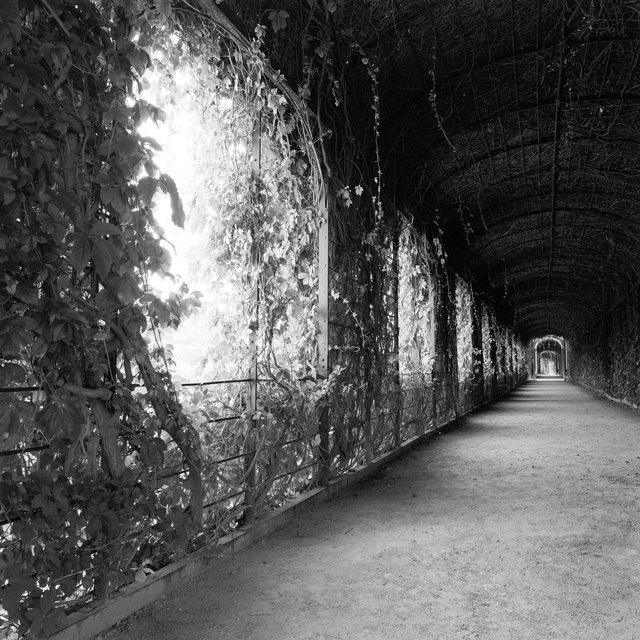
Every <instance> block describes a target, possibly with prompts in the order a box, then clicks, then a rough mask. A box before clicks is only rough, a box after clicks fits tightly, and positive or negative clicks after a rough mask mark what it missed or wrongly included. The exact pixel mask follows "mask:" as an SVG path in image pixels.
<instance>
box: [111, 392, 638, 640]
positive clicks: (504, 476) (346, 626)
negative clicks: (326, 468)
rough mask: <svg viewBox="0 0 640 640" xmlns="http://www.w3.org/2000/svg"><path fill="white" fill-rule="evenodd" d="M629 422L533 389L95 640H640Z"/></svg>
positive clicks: (624, 411)
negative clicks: (476, 639)
mask: <svg viewBox="0 0 640 640" xmlns="http://www.w3.org/2000/svg"><path fill="white" fill-rule="evenodd" d="M638 418H639V413H638V412H637V411H633V410H631V409H628V408H626V407H623V406H620V405H617V404H614V403H611V402H609V401H607V400H604V399H601V398H598V397H596V396H594V395H593V394H592V393H590V392H588V391H586V390H584V389H582V388H580V387H577V386H574V385H571V384H569V383H566V382H563V381H557V380H538V381H533V382H529V383H527V384H525V385H524V386H522V387H521V388H520V389H518V390H517V391H515V392H514V393H513V394H511V395H510V396H509V397H508V398H507V399H506V400H503V401H501V402H499V403H497V404H495V405H492V406H491V407H489V408H487V409H485V410H483V411H480V412H478V413H476V414H474V415H472V416H470V417H468V418H467V419H465V421H464V423H463V424H462V425H461V426H460V427H459V428H457V429H455V430H453V431H450V432H449V433H447V434H445V435H443V436H439V437H436V438H435V439H433V440H431V441H430V442H427V443H424V444H422V445H420V446H418V447H417V448H416V449H414V450H413V451H411V452H410V453H409V454H408V455H406V456H405V457H403V458H402V459H400V460H398V461H397V462H395V463H394V464H393V465H392V466H390V467H388V468H386V469H384V470H383V471H382V472H380V473H378V474H377V475H376V476H375V477H372V478H370V479H368V480H367V481H365V482H362V483H361V484H359V485H358V486H356V487H355V488H353V489H351V490H349V491H347V492H345V493H343V494H342V495H341V496H339V497H337V498H335V499H333V500H331V501H329V502H327V503H325V504H323V505H321V506H319V507H317V508H315V509H314V510H310V511H309V512H308V513H306V514H305V515H304V516H303V517H301V518H300V519H299V520H297V521H296V522H294V523H291V524H289V525H287V526H286V527H285V528H284V529H282V530H280V531H279V532H277V533H275V534H273V535H271V536H269V537H268V538H265V539H264V540H262V541H260V542H258V543H256V544H255V545H253V546H251V547H250V548H248V549H246V550H245V551H243V552H241V553H240V554H238V555H237V556H235V557H233V558H223V559H220V560H219V562H216V563H215V565H214V566H213V568H212V569H211V572H210V573H209V574H207V575H205V576H202V577H200V578H198V579H196V580H194V581H192V582H190V583H188V584H187V585H185V586H183V587H181V588H180V589H178V590H177V591H174V592H173V593H171V594H169V595H168V596H166V597H165V598H163V599H162V600H160V601H158V602H157V603H156V604H154V605H152V606H150V607H148V608H146V609H144V610H143V611H141V612H139V613H138V614H136V615H135V616H134V617H133V618H130V619H129V620H127V621H125V622H124V623H122V624H121V625H119V626H118V627H115V628H114V629H112V630H111V631H109V632H108V633H106V634H103V636H102V638H104V639H105V640H107V639H108V640H116V639H117V640H240V639H247V640H248V639H251V640H335V639H339V640H383V639H384V640H386V639H395V638H398V639H402V640H405V639H406V640H413V639H416V640H418V639H419V640H450V639H451V640H454V639H455V640H463V639H468V638H482V639H487V640H525V639H530V640H534V639H535V640H543V639H548V638H562V639H563V640H566V639H576V640H595V639H602V640H605V639H606V640H631V639H632V638H635V639H636V640H640V562H639V560H640V557H639V552H640V533H639V530H640V508H639V507H640V492H639V490H638V487H639V485H640V437H639V436H640V421H639V419H638Z"/></svg>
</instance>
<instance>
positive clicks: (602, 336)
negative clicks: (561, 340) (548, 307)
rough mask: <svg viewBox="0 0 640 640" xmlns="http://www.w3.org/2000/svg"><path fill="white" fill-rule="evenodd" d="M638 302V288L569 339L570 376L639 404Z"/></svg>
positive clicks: (639, 341)
mask: <svg viewBox="0 0 640 640" xmlns="http://www.w3.org/2000/svg"><path fill="white" fill-rule="evenodd" d="M639 302H640V299H639V292H638V289H637V288H630V290H629V291H628V300H626V301H625V302H624V304H620V305H618V306H616V307H614V308H613V309H612V310H610V311H609V312H608V313H606V314H605V315H604V317H603V318H602V320H601V321H600V322H598V324H597V326H595V327H592V328H591V330H589V331H587V332H585V334H583V335H581V336H578V337H577V339H575V340H572V341H571V342H570V346H569V349H568V368H569V377H570V379H572V380H574V381H576V382H579V383H581V384H584V385H586V386H588V387H591V388H592V389H595V390H597V391H599V392H601V393H604V394H607V395H609V396H611V397H613V398H616V399H618V400H622V401H623V402H626V403H628V404H631V405H634V406H640V313H639V312H638V304H639Z"/></svg>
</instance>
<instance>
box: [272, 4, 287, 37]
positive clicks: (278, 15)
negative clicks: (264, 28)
mask: <svg viewBox="0 0 640 640" xmlns="http://www.w3.org/2000/svg"><path fill="white" fill-rule="evenodd" d="M268 17H269V20H270V22H271V27H272V28H273V30H274V31H275V32H276V33H278V31H282V30H283V29H285V28H286V26H287V18H288V17H289V14H288V13H287V12H286V11H285V10H284V9H281V10H280V11H270V12H269V16H268Z"/></svg>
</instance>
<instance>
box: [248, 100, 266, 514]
mask: <svg viewBox="0 0 640 640" xmlns="http://www.w3.org/2000/svg"><path fill="white" fill-rule="evenodd" d="M252 152H253V167H252V171H253V177H254V179H255V181H256V187H257V188H256V195H255V198H256V199H257V203H258V205H259V206H260V210H261V211H262V208H263V207H264V201H263V196H262V195H261V186H262V185H261V180H262V111H261V110H260V111H259V112H258V114H257V123H256V127H255V129H254V132H253V148H252ZM253 242H254V243H255V238H254V240H253ZM251 254H252V257H251V273H250V274H249V279H250V282H251V285H252V287H253V289H252V292H251V297H252V300H251V319H250V321H249V332H250V333H249V353H250V354H251V358H252V360H251V365H250V367H249V372H248V373H249V375H248V376H247V378H248V379H249V382H248V389H247V392H248V395H247V407H246V415H247V419H246V427H247V437H246V438H245V450H244V453H245V454H246V455H245V457H244V476H245V482H244V484H245V488H244V521H245V524H251V523H253V521H254V520H255V515H256V514H255V494H256V483H257V468H256V467H257V462H258V460H257V452H256V442H257V440H256V430H257V425H256V419H255V414H256V411H257V410H258V328H259V323H258V317H259V307H260V283H259V282H258V275H257V274H258V258H257V256H258V251H257V247H255V246H254V247H253V250H252V252H251Z"/></svg>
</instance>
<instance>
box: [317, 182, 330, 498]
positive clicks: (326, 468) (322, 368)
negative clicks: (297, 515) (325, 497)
mask: <svg viewBox="0 0 640 640" xmlns="http://www.w3.org/2000/svg"><path fill="white" fill-rule="evenodd" d="M318 213H319V214H320V219H321V222H320V229H319V230H318V363H317V367H316V370H317V372H318V375H319V376H323V377H325V378H326V377H327V376H328V375H329V300H330V297H329V209H328V207H327V196H326V193H323V194H322V197H321V199H320V205H319V212H318ZM329 428H330V426H329V408H328V407H323V408H322V413H321V414H320V422H319V425H318V433H319V435H320V447H319V465H320V466H319V470H318V483H319V484H321V485H325V486H326V485H327V484H329V479H330V478H331V456H330V451H331V443H330V439H329Z"/></svg>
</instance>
